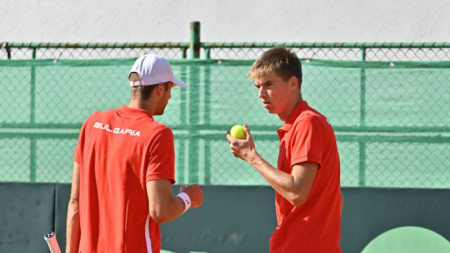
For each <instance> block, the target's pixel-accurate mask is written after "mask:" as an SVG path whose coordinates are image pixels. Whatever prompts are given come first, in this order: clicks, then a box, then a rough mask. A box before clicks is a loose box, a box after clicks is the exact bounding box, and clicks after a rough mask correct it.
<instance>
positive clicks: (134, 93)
mask: <svg viewBox="0 0 450 253" xmlns="http://www.w3.org/2000/svg"><path fill="white" fill-rule="evenodd" d="M128 78H129V80H130V81H139V80H140V78H139V75H138V74H137V73H134V72H133V73H130V75H129V77H128ZM170 83H171V82H170V81H169V82H165V83H163V84H164V89H165V90H169V85H170ZM156 86H158V84H155V85H148V86H134V87H131V98H132V99H138V98H141V99H143V100H147V99H148V98H150V96H151V95H152V93H153V90H154V89H155V87H156Z"/></svg>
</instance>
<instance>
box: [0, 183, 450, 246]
mask: <svg viewBox="0 0 450 253" xmlns="http://www.w3.org/2000/svg"><path fill="white" fill-rule="evenodd" d="M203 189H204V194H205V195H204V204H203V205H202V206H201V207H200V208H198V209H193V210H189V211H188V212H187V213H186V214H184V215H182V216H181V217H180V218H178V219H176V220H175V221H173V222H170V223H165V224H162V225H161V233H162V238H161V239H162V248H163V249H165V250H169V251H170V252H176V253H188V252H205V253H206V252H207V253H222V252H224V253H228V252H233V253H241V252H245V253H253V252H254V253H265V252H269V238H270V235H271V234H272V232H273V231H274V229H275V226H276V218H275V207H274V191H273V189H272V188H271V187H269V186H204V187H203ZM178 190H179V187H178V186H175V187H173V191H174V192H177V191H178ZM342 193H343V194H344V196H345V204H344V209H343V212H342V229H341V230H342V233H341V248H342V250H343V252H345V253H361V251H362V250H363V249H368V248H378V251H363V253H369V252H392V250H393V249H396V250H397V251H395V252H408V253H419V252H421V253H423V252H433V253H441V252H442V253H444V252H445V253H446V252H449V248H450V243H449V242H448V240H450V220H449V219H448V214H449V212H450V203H448V202H446V201H443V200H446V199H448V198H449V197H450V190H449V189H392V188H383V189H376V188H367V187H366V188H345V187H344V188H343V189H342ZM69 196H70V184H38V183H0V206H2V207H3V209H2V212H1V213H2V215H1V216H0V224H1V226H0V252H15V253H16V252H17V253H22V252H23V253H28V252H34V253H40V252H43V253H46V252H48V247H47V245H46V243H45V241H44V234H45V233H47V232H49V231H55V232H56V234H57V237H58V241H59V243H60V246H61V247H62V248H63V249H64V247H65V244H66V243H65V242H66V240H65V236H66V231H65V225H66V213H67V203H68V201H69ZM399 229H401V233H402V234H403V236H398V233H397V236H395V235H394V233H393V232H395V231H399ZM418 229H420V230H419V232H418ZM370 245H372V246H373V247H371V246H370ZM375 246H377V247H375ZM380 247H382V248H381V249H380ZM383 247H384V248H383ZM411 247H414V248H412V249H411ZM407 249H410V250H407Z"/></svg>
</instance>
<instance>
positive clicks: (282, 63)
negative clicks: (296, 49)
mask: <svg viewBox="0 0 450 253" xmlns="http://www.w3.org/2000/svg"><path fill="white" fill-rule="evenodd" d="M271 73H274V74H277V75H279V76H280V77H281V78H283V79H284V80H288V79H289V78H291V77H292V76H295V77H297V79H298V82H299V87H300V85H301V83H302V64H301V62H300V59H299V58H298V57H297V55H296V54H295V53H293V52H292V51H291V50H290V49H288V48H285V47H283V46H279V47H275V48H272V49H269V50H268V51H266V52H264V53H263V54H262V55H261V56H260V57H259V58H258V59H257V60H256V61H255V62H254V63H253V65H252V67H251V69H250V71H249V72H248V76H249V77H250V78H252V79H255V78H257V77H261V76H264V75H268V74H271Z"/></svg>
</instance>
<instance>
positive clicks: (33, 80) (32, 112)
mask: <svg viewBox="0 0 450 253" xmlns="http://www.w3.org/2000/svg"><path fill="white" fill-rule="evenodd" d="M31 59H32V60H35V59H36V48H35V47H33V48H32V50H31ZM30 100H31V101H30V124H31V125H32V126H33V125H34V124H35V123H36V112H35V111H36V66H35V65H34V64H33V65H32V66H31V81H30ZM36 149H37V143H36V137H34V136H30V181H31V182H36V169H37V168H36V159H37V150H36Z"/></svg>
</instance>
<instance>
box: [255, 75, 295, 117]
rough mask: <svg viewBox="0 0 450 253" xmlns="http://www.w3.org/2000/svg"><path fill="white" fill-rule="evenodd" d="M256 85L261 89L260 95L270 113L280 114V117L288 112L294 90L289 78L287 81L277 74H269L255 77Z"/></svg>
mask: <svg viewBox="0 0 450 253" xmlns="http://www.w3.org/2000/svg"><path fill="white" fill-rule="evenodd" d="M255 86H256V88H257V89H258V91H259V93H258V97H259V98H261V100H262V103H263V106H264V108H266V109H267V111H268V112H269V113H274V114H278V115H279V116H280V118H281V116H283V115H284V114H286V113H287V110H288V109H289V108H288V106H289V104H290V101H289V99H290V97H291V96H290V92H291V90H292V89H291V88H290V85H289V80H287V81H285V80H283V78H281V77H280V76H278V75H276V74H267V75H265V76H261V77H257V78H255ZM289 113H290V112H289Z"/></svg>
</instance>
